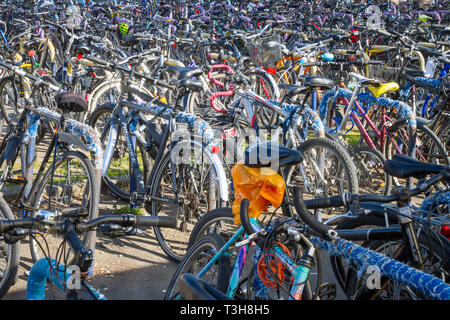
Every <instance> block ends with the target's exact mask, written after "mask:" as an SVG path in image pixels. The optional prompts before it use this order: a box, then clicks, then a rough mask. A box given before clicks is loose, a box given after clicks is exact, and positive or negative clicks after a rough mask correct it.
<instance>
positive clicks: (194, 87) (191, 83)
mask: <svg viewBox="0 0 450 320" xmlns="http://www.w3.org/2000/svg"><path fill="white" fill-rule="evenodd" d="M173 83H175V84H176V86H177V88H180V89H181V88H184V89H187V90H189V91H202V90H203V84H202V82H201V81H200V80H195V79H189V78H187V79H181V80H175V81H173Z"/></svg>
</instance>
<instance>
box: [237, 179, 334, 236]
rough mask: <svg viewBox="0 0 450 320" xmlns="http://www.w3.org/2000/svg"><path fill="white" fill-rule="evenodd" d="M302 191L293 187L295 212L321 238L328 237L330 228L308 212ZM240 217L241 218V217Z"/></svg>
mask: <svg viewBox="0 0 450 320" xmlns="http://www.w3.org/2000/svg"><path fill="white" fill-rule="evenodd" d="M302 198H303V196H302V191H301V189H300V188H294V205H295V210H296V211H297V214H298V215H299V216H300V218H301V219H302V220H303V222H305V223H306V224H307V225H308V226H309V227H310V228H311V229H313V230H314V231H315V232H317V233H318V234H319V235H320V236H321V237H322V238H324V239H329V231H330V230H332V228H330V227H329V226H327V225H325V224H323V223H320V222H319V221H317V219H316V218H314V216H313V215H311V214H310V213H309V212H308V209H307V208H306V205H305V203H304V202H303V199H302ZM241 213H242V210H241ZM241 219H242V218H241Z"/></svg>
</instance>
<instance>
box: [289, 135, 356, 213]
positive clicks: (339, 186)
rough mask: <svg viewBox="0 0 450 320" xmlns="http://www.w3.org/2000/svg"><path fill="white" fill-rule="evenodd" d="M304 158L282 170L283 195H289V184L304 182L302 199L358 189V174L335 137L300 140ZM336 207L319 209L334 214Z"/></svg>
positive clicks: (354, 191) (290, 186)
mask: <svg viewBox="0 0 450 320" xmlns="http://www.w3.org/2000/svg"><path fill="white" fill-rule="evenodd" d="M298 149H299V150H300V151H302V152H303V154H304V156H305V159H304V161H303V162H302V163H301V164H300V165H298V166H292V167H290V168H287V171H285V181H286V186H287V187H286V189H287V192H286V196H287V197H288V199H291V198H292V196H291V195H290V190H292V187H294V186H298V185H300V184H304V187H305V191H304V196H305V199H312V198H317V197H329V196H334V195H337V194H341V195H342V194H344V193H345V192H351V193H358V191H359V186H358V177H357V171H356V167H355V164H354V162H353V161H352V159H351V157H350V155H349V154H348V152H347V151H346V150H345V149H344V148H343V147H342V146H341V145H340V144H339V143H338V142H336V141H333V140H331V139H328V138H312V139H308V140H306V141H305V142H303V143H302V144H300V146H299V148H298ZM338 210H340V209H336V208H330V209H323V210H321V212H322V213H323V214H324V215H334V214H336V213H339V211H338Z"/></svg>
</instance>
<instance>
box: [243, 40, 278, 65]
mask: <svg viewBox="0 0 450 320" xmlns="http://www.w3.org/2000/svg"><path fill="white" fill-rule="evenodd" d="M245 47H246V49H247V54H248V56H249V57H250V58H251V59H252V62H253V64H254V65H256V66H263V67H272V66H275V65H276V63H277V62H278V61H280V60H281V58H282V57H283V56H282V54H281V44H280V38H279V37H276V36H275V37H274V36H272V37H269V38H268V37H266V38H261V39H258V40H254V41H251V42H248V43H247V44H246V45H245Z"/></svg>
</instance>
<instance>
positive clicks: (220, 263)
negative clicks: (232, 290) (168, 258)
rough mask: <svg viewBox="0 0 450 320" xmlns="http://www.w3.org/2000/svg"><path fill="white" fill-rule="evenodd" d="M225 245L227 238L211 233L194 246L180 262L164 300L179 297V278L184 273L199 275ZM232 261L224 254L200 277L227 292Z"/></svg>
mask: <svg viewBox="0 0 450 320" xmlns="http://www.w3.org/2000/svg"><path fill="white" fill-rule="evenodd" d="M224 245H225V240H224V239H222V238H221V237H220V236H219V235H217V234H214V233H211V234H208V235H206V236H204V237H202V238H200V239H198V241H197V242H196V243H195V244H194V245H193V246H192V248H191V249H190V250H189V251H188V253H187V254H186V256H185V257H184V258H183V260H182V261H181V262H180V265H179V266H178V268H177V270H176V271H175V273H174V275H173V277H172V280H170V283H169V286H168V287H167V291H166V294H165V296H164V300H175V299H179V295H178V280H179V278H180V276H181V275H182V274H184V273H191V274H194V275H197V274H198V273H199V272H200V271H201V270H202V269H203V268H204V267H205V266H206V265H207V264H208V263H209V262H210V261H211V260H212V258H213V257H214V256H215V255H216V254H217V253H218V252H219V250H220V249H221V248H222V247H223V246H224ZM230 267H231V262H230V259H229V257H228V256H227V255H225V254H222V255H221V256H220V257H219V258H218V259H217V261H216V262H215V263H214V264H213V265H212V266H211V267H210V268H209V269H208V271H206V272H205V273H204V274H203V276H201V277H200V279H202V280H203V281H205V282H207V283H208V284H209V285H211V286H213V287H214V288H216V289H217V290H219V291H221V292H223V293H226V292H227V289H228V281H229V277H230Z"/></svg>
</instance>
